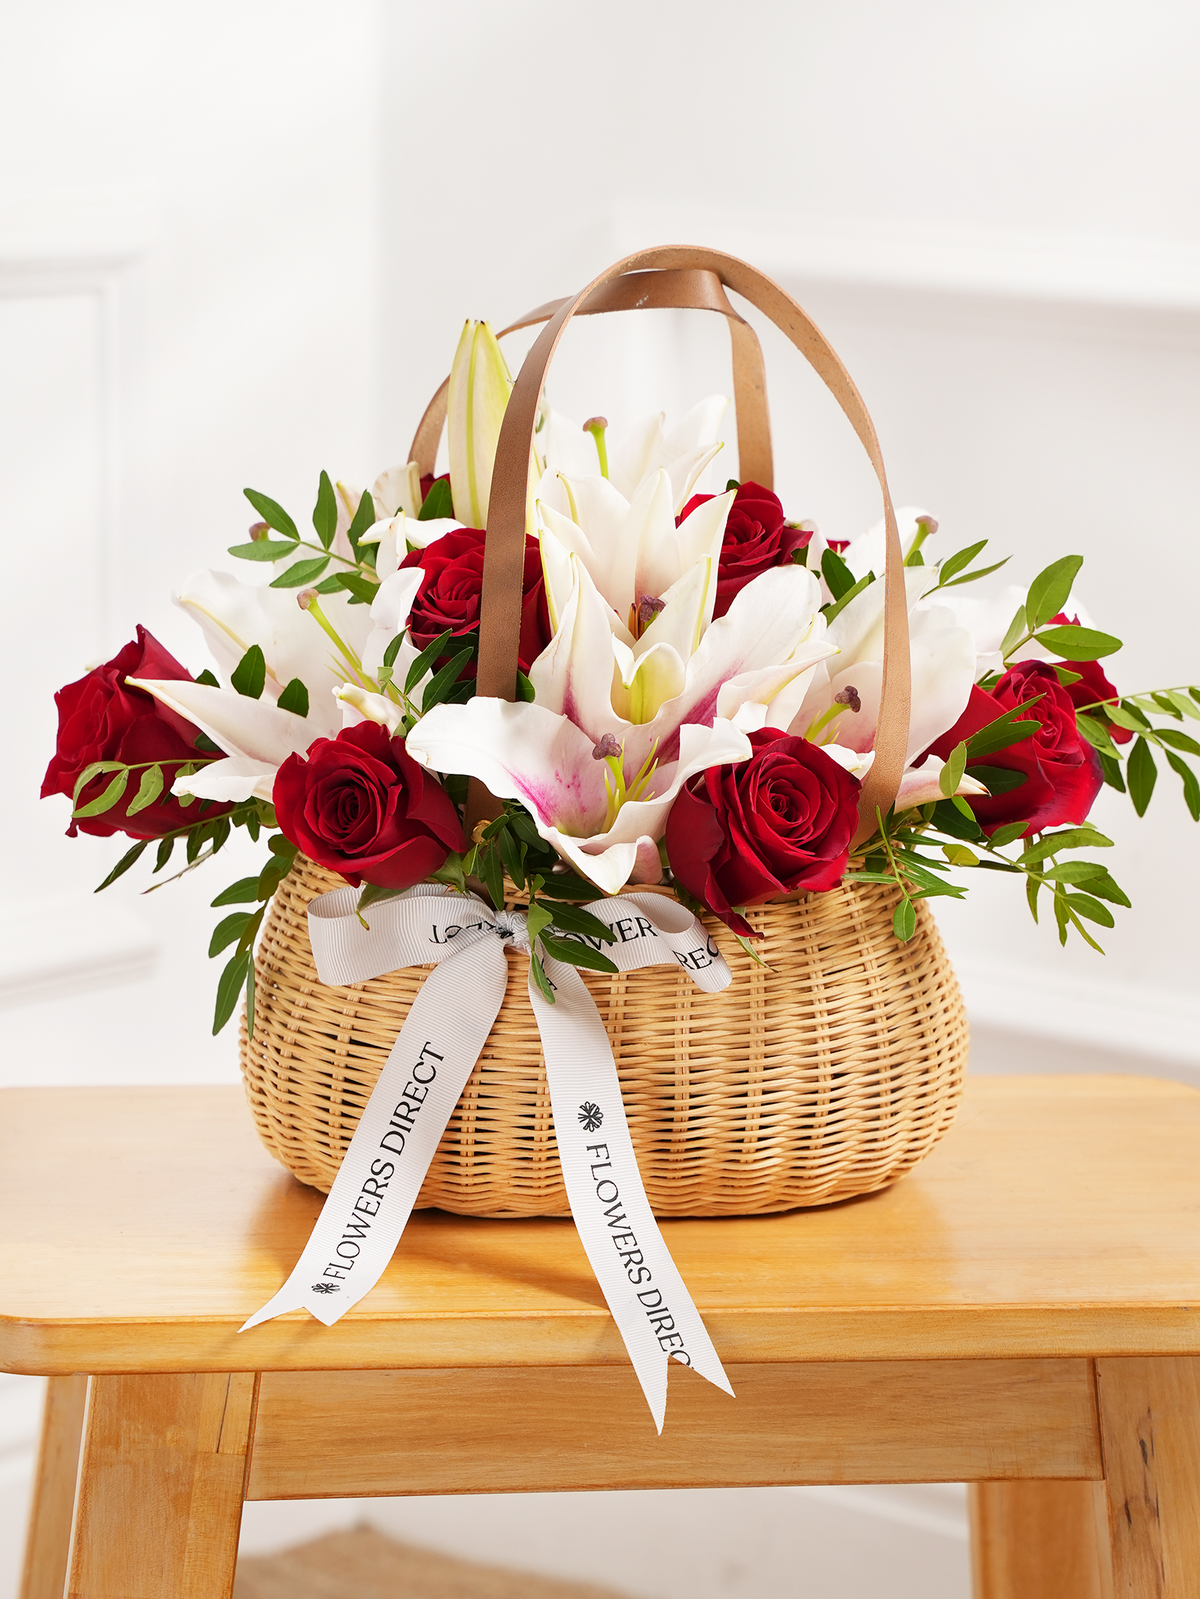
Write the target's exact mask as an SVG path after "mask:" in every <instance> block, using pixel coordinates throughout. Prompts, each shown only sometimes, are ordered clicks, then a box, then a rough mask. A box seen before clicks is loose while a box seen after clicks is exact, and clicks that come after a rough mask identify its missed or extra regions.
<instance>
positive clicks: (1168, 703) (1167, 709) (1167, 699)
mask: <svg viewBox="0 0 1200 1599" xmlns="http://www.w3.org/2000/svg"><path fill="white" fill-rule="evenodd" d="M1134 697H1135V698H1138V696H1136V695H1135V696H1134ZM1150 699H1151V701H1152V702H1153V704H1154V705H1155V706H1157V708H1158V710H1159V711H1161V712H1162V713H1163V714H1164V715H1166V716H1173V717H1174V718H1175V720H1176V721H1177V722H1182V721H1183V712H1182V711H1181V710H1180V709H1179V707H1178V706H1177V705H1175V704H1173V703H1172V700H1171V696H1170V695H1169V694H1159V693H1157V692H1153V691H1152V692H1151V695H1150ZM1183 703H1184V704H1185V705H1187V706H1190V705H1191V703H1192V702H1191V701H1190V700H1184V702H1183ZM1147 709H1148V707H1147ZM1189 714H1190V713H1189Z"/></svg>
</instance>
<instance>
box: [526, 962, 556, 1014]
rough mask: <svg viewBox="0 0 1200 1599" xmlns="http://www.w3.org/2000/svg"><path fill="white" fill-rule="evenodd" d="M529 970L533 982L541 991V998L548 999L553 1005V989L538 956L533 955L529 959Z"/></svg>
mask: <svg viewBox="0 0 1200 1599" xmlns="http://www.w3.org/2000/svg"><path fill="white" fill-rule="evenodd" d="M529 970H530V971H531V972H532V973H533V980H534V982H535V983H536V984H537V985H538V987H539V988H540V989H541V991H542V995H543V997H544V998H546V999H548V1000H549V1001H550V1003H551V1005H553V1004H554V989H553V988H552V987H551V984H550V979H549V978H548V977H547V976H546V968H545V967H544V966H543V965H542V962H541V957H540V956H539V955H536V954H535V955H531V956H530V957H529Z"/></svg>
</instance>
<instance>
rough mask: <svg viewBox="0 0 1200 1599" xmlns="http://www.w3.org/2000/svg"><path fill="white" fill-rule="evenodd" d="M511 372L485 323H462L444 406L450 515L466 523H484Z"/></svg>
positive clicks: (485, 524) (477, 524)
mask: <svg viewBox="0 0 1200 1599" xmlns="http://www.w3.org/2000/svg"><path fill="white" fill-rule="evenodd" d="M511 392H512V377H511V376H510V374H509V370H508V364H507V362H506V361H505V359H504V356H503V354H502V353H501V350H500V346H499V344H498V343H497V342H496V335H495V334H494V333H493V332H492V329H491V326H490V324H489V323H487V322H470V321H468V322H466V323H465V324H464V325H463V330H462V337H461V338H460V339H459V341H458V349H457V350H456V351H455V352H454V363H453V365H452V366H451V368H450V391H449V394H448V397H447V407H446V434H447V443H448V444H449V448H450V492H451V495H452V496H453V500H454V514H455V516H456V517H458V518H459V520H460V521H461V522H463V523H465V524H466V526H468V527H486V526H487V514H488V500H489V497H490V495H491V491H492V466H493V464H494V462H495V459H496V442H497V440H498V439H499V437H500V424H501V422H502V421H503V420H504V411H505V407H506V406H507V405H508V396H509V394H510V393H511Z"/></svg>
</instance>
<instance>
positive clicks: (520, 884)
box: [496, 827, 525, 890]
mask: <svg viewBox="0 0 1200 1599" xmlns="http://www.w3.org/2000/svg"><path fill="white" fill-rule="evenodd" d="M496 843H497V844H498V845H499V848H500V859H501V860H502V861H503V862H504V870H505V871H506V872H507V873H508V875H509V879H510V881H511V882H512V884H513V887H514V888H516V889H518V890H521V889H523V888H524V887H525V864H524V861H523V859H522V857H523V856H524V853H525V851H524V849H523V847H522V846H521V845H520V844H518V842H517V840H516V839H515V838H514V837H513V835H512V833H511V832H510V831H509V830H508V828H507V827H506V828H503V829H502V830H501V832H500V834H499V836H498V837H497V839H496Z"/></svg>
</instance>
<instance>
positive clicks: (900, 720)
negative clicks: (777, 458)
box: [469, 245, 910, 843]
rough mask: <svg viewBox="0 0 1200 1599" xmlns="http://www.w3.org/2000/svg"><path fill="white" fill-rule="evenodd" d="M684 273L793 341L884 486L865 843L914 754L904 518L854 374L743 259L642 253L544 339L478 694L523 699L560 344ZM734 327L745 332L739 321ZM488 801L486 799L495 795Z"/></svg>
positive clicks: (697, 250) (490, 552)
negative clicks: (538, 502) (628, 286)
mask: <svg viewBox="0 0 1200 1599" xmlns="http://www.w3.org/2000/svg"><path fill="white" fill-rule="evenodd" d="M680 269H685V270H697V269H698V270H700V271H708V272H712V273H715V275H716V276H717V277H718V278H719V279H720V281H721V283H722V284H724V285H725V286H726V287H728V288H731V289H733V290H734V291H735V293H737V294H740V295H741V296H742V297H743V298H744V299H746V300H749V302H750V304H751V305H753V306H756V307H757V308H758V309H759V310H760V311H762V312H763V313H764V314H765V315H766V316H768V317H769V318H770V319H771V321H772V322H773V323H774V324H775V326H776V327H777V328H779V330H780V331H781V332H782V333H784V334H786V336H787V337H788V338H789V339H790V340H791V342H792V343H793V344H794V345H795V346H796V348H797V349H798V350H799V351H800V353H801V355H803V356H804V358H805V359H806V360H807V361H808V363H809V365H810V366H811V367H812V368H813V370H814V371H815V372H816V373H817V375H818V377H820V378H821V379H822V381H823V382H824V383H825V386H826V387H827V388H828V389H829V391H830V393H831V394H832V395H833V397H834V399H835V400H836V401H837V402H838V404H839V405H840V406H841V408H842V410H843V412H844V413H845V415H846V417H847V419H848V421H849V423H850V425H851V427H852V428H853V429H854V431H855V433H856V434H857V435H858V438H859V441H860V442H861V444H862V446H863V448H864V450H866V452H867V457H868V459H869V460H870V462H871V465H872V467H873V468H874V471H875V476H876V478H877V479H878V481H879V487H880V491H881V493H882V495H883V514H884V523H885V527H886V530H887V532H886V537H887V546H886V547H887V559H886V566H885V573H884V646H883V683H882V689H881V695H880V705H879V723H878V727H877V730H876V735H875V759H874V762H873V763H872V766H871V770H870V771H869V772H868V773H867V776H866V780H865V781H864V783H863V787H862V795H861V797H860V800H859V813H858V828H857V830H856V833H855V843H858V842H860V841H861V840H862V839H864V838H866V837H869V836H870V833H871V832H872V831H873V829H874V826H875V812H876V809H877V808H878V809H879V810H881V811H883V812H886V811H887V810H888V809H889V808H890V807H891V805H892V803H893V801H894V800H895V798H896V795H897V793H898V792H899V789H900V779H901V777H902V776H903V773H904V762H905V756H906V754H907V748H908V723H909V706H910V671H909V645H908V602H907V598H906V594H905V586H904V558H903V555H902V553H901V549H900V535H899V531H898V529H897V527H896V513H895V510H894V509H893V507H892V496H891V492H890V490H889V489H888V483H887V476H886V473H885V472H884V466H883V456H882V454H881V452H880V449H879V440H878V439H877V438H876V435H875V428H874V425H873V424H872V422H871V418H870V416H869V415H868V414H867V408H866V406H865V405H864V404H863V401H862V396H861V395H860V394H859V392H858V390H857V389H856V388H855V386H854V384H853V382H852V381H851V378H850V375H849V373H848V372H847V371H846V369H845V367H844V366H843V365H842V363H841V362H840V361H839V360H838V358H837V356H836V355H835V354H834V352H833V350H832V348H831V347H830V345H829V343H828V341H827V340H826V339H825V337H824V335H823V334H822V333H821V332H820V331H819V330H818V328H817V327H816V325H815V324H814V323H813V322H812V321H811V319H810V318H809V317H808V316H807V315H806V314H805V312H804V311H802V310H801V308H800V307H799V306H798V305H797V304H796V302H795V300H793V299H792V298H791V296H790V295H788V294H785V293H784V291H783V290H782V289H781V288H780V287H779V285H778V284H776V283H774V282H772V280H771V279H770V278H768V277H767V276H766V275H765V274H764V273H762V272H759V271H758V270H757V268H755V267H752V266H750V265H748V264H747V263H746V262H745V261H739V260H738V259H737V257H736V256H731V255H725V254H723V253H722V252H720V251H718V250H709V249H705V248H703V247H701V246H688V245H665V246H660V247H659V248H657V249H652V250H640V251H638V253H637V254H636V255H630V256H626V257H625V259H624V260H623V261H618V262H617V263H616V265H615V266H611V267H609V268H608V269H607V271H605V272H602V273H601V274H600V276H599V277H597V278H595V279H593V281H592V282H591V283H589V284H588V286H587V288H585V289H583V290H582V291H581V292H580V293H579V294H576V295H574V296H572V297H571V298H570V299H567V300H563V301H561V302H560V304H559V306H558V309H557V310H556V311H555V312H554V314H553V315H552V316H551V317H550V319H549V321H548V322H547V323H546V325H545V327H544V328H543V329H542V331H541V333H540V334H539V335H538V337H537V339H536V341H535V342H534V345H533V347H532V349H531V350H530V351H529V354H528V355H527V356H526V357H525V361H524V364H523V365H522V367H521V370H520V373H519V374H518V376H517V381H516V383H515V385H514V386H513V391H512V394H511V395H510V396H509V400H508V407H507V409H506V410H505V413H504V420H503V422H502V424H501V427H500V438H499V442H498V444H497V447H496V460H495V465H494V467H493V469H492V487H491V497H490V500H489V505H488V527H487V542H486V546H485V550H484V563H483V593H482V597H481V601H480V617H479V663H478V672H477V677H476V684H477V692H478V693H479V694H481V695H488V696H491V697H493V698H497V699H504V700H512V699H513V698H514V697H515V693H516V678H517V648H518V642H519V639H520V628H521V589H522V575H523V571H524V563H525V515H526V504H527V501H528V495H529V473H530V462H531V454H532V449H533V435H534V428H535V426H536V424H537V414H538V407H539V404H540V402H541V394H542V388H543V385H544V384H545V381H546V373H547V370H548V368H549V366H550V362H551V359H552V358H553V356H554V352H555V350H556V349H557V348H558V341H559V340H560V339H561V338H562V335H563V331H564V329H565V328H566V326H567V323H568V322H569V321H570V320H571V318H572V316H574V315H575V314H576V312H577V311H579V310H580V308H581V307H582V305H583V304H584V302H585V301H586V300H588V299H589V298H590V297H591V296H592V295H594V294H596V293H597V291H598V290H601V289H604V288H606V287H607V286H608V285H609V284H612V283H614V282H615V281H617V280H620V279H623V278H626V277H628V276H629V275H630V274H633V273H639V274H640V273H644V272H662V271H679V270H680ZM732 326H735V324H733V323H731V327H732ZM764 392H765V391H764ZM764 486H765V485H764ZM481 788H482V785H480V784H478V783H477V782H476V783H473V784H472V801H471V803H470V805H469V810H471V811H473V812H475V814H476V815H480V814H484V813H483V811H482V810H480V809H479V808H478V807H479V801H480V798H481V796H480V793H479V790H481ZM483 793H484V794H486V790H484V791H483ZM493 814H494V812H493Z"/></svg>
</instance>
